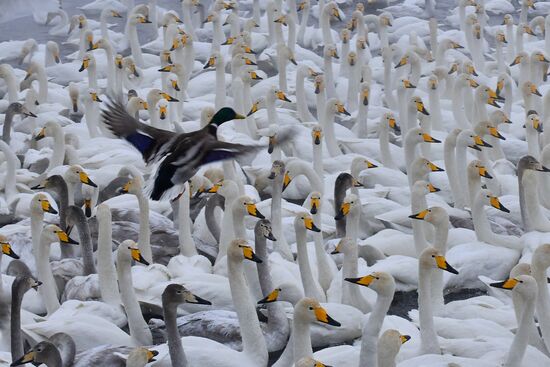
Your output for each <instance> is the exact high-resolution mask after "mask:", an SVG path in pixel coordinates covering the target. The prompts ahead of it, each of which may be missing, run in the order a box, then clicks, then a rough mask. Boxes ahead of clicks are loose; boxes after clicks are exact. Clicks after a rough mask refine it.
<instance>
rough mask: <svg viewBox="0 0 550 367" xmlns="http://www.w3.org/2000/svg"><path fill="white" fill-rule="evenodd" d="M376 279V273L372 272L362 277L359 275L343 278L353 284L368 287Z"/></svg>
mask: <svg viewBox="0 0 550 367" xmlns="http://www.w3.org/2000/svg"><path fill="white" fill-rule="evenodd" d="M376 279H378V277H376V274H374V273H373V274H370V275H367V276H364V277H360V278H345V279H344V280H345V281H346V282H350V283H353V284H357V285H362V286H364V287H368V286H369V285H371V284H372V282H374V281H375V280H376Z"/></svg>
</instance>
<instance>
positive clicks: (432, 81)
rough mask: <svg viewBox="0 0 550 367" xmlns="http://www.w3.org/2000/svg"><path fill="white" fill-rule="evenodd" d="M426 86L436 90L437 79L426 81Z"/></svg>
mask: <svg viewBox="0 0 550 367" xmlns="http://www.w3.org/2000/svg"><path fill="white" fill-rule="evenodd" d="M428 86H429V87H430V89H432V90H436V89H437V78H433V79H430V80H428Z"/></svg>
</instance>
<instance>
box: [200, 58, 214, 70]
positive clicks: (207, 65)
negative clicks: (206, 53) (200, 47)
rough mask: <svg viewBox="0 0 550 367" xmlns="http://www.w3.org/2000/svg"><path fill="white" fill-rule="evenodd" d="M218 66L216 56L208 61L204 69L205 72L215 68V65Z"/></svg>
mask: <svg viewBox="0 0 550 367" xmlns="http://www.w3.org/2000/svg"><path fill="white" fill-rule="evenodd" d="M215 64H216V58H215V57H214V56H211V57H210V58H209V59H208V61H207V62H206V64H204V67H203V68H202V69H203V70H204V69H208V68H211V67H213V66H214V65H215Z"/></svg>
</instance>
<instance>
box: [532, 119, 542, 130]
mask: <svg viewBox="0 0 550 367" xmlns="http://www.w3.org/2000/svg"><path fill="white" fill-rule="evenodd" d="M533 129H535V130H536V131H537V132H539V133H542V124H541V123H540V119H538V118H533Z"/></svg>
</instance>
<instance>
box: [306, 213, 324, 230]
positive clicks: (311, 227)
mask: <svg viewBox="0 0 550 367" xmlns="http://www.w3.org/2000/svg"><path fill="white" fill-rule="evenodd" d="M304 227H306V229H308V230H310V231H312V232H321V230H320V229H319V228H317V226H316V225H315V223H313V218H311V217H310V216H306V217H305V218H304Z"/></svg>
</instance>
